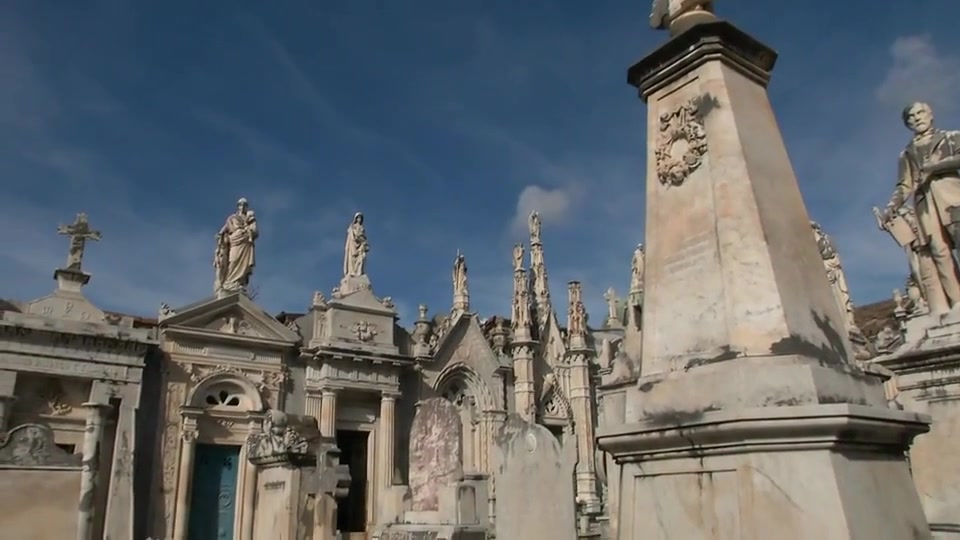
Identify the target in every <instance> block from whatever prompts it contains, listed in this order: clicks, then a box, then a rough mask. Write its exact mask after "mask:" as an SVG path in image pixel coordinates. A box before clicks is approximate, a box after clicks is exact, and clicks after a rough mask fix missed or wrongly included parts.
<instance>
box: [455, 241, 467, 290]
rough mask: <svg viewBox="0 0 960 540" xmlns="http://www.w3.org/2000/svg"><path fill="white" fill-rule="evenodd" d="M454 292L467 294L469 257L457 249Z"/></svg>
mask: <svg viewBox="0 0 960 540" xmlns="http://www.w3.org/2000/svg"><path fill="white" fill-rule="evenodd" d="M453 293H454V294H457V295H465V294H467V258H466V257H464V256H463V253H460V250H457V258H456V260H455V261H454V262H453Z"/></svg>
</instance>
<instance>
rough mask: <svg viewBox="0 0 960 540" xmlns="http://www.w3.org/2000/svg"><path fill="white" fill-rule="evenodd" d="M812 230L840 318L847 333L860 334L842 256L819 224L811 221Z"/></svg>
mask: <svg viewBox="0 0 960 540" xmlns="http://www.w3.org/2000/svg"><path fill="white" fill-rule="evenodd" d="M810 228H812V229H813V234H814V238H815V239H816V241H817V248H819V249H820V257H821V258H822V259H823V267H824V269H825V270H826V271H827V279H828V280H829V281H830V288H831V289H832V290H833V296H834V298H835V299H836V301H837V305H838V306H839V307H840V316H841V317H843V319H844V320H843V322H844V325H845V326H846V328H847V331H857V332H859V331H858V330H857V323H856V321H855V320H854V316H853V300H852V299H851V298H850V288H849V287H848V286H847V277H846V275H845V274H844V272H843V265H842V264H841V263H840V255H839V254H837V250H836V248H835V247H834V245H833V241H832V240H831V239H830V237H829V236H828V235H827V234H826V233H825V232H823V229H822V228H821V227H820V224H819V223H817V222H815V221H811V222H810Z"/></svg>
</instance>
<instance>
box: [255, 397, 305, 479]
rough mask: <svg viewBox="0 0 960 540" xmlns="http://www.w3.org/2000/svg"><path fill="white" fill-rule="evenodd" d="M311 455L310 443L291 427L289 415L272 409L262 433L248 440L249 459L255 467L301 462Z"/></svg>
mask: <svg viewBox="0 0 960 540" xmlns="http://www.w3.org/2000/svg"><path fill="white" fill-rule="evenodd" d="M309 455H310V442H309V441H308V440H307V439H306V438H305V437H304V436H303V435H301V434H300V433H298V432H297V430H295V429H293V428H292V427H290V426H289V421H288V418H287V415H286V414H284V413H283V412H280V411H278V410H275V409H271V410H270V411H269V413H268V414H267V418H266V419H265V420H264V430H263V432H262V433H253V434H251V435H250V436H249V437H248V438H247V458H248V459H249V460H250V462H251V463H253V464H255V465H266V464H271V463H283V462H291V461H301V460H303V459H304V458H306V457H308V456H309Z"/></svg>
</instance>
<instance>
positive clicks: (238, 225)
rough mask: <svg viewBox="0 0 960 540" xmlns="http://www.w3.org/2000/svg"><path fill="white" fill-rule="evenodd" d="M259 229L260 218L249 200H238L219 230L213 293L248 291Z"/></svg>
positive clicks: (214, 262) (215, 254)
mask: <svg viewBox="0 0 960 540" xmlns="http://www.w3.org/2000/svg"><path fill="white" fill-rule="evenodd" d="M258 236H259V232H258V230H257V219H256V216H255V215H254V213H253V210H251V209H250V205H249V204H247V199H243V198H241V199H240V200H239V201H237V211H236V212H235V213H233V214H230V215H229V216H228V217H227V221H226V223H224V224H223V227H221V228H220V232H218V233H217V237H216V240H217V248H216V251H215V253H214V260H213V267H214V269H215V274H216V276H215V279H214V292H215V293H217V294H229V293H233V292H237V291H245V290H246V289H247V285H249V284H250V275H251V274H253V267H254V265H255V263H256V259H255V256H254V252H255V243H256V241H257V237H258Z"/></svg>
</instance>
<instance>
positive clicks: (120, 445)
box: [104, 385, 140, 538]
mask: <svg viewBox="0 0 960 540" xmlns="http://www.w3.org/2000/svg"><path fill="white" fill-rule="evenodd" d="M139 394H140V392H139V386H138V385H125V386H124V387H123V388H122V390H121V393H120V410H119V414H118V415H117V430H116V437H115V442H114V446H113V463H112V464H111V470H110V492H109V497H108V499H107V514H106V520H105V521H106V523H105V525H104V531H105V534H104V537H105V538H132V537H133V502H134V493H133V461H134V457H133V456H134V455H135V454H136V452H137V449H136V445H135V442H136V435H135V425H134V422H135V416H136V404H137V401H138V398H139Z"/></svg>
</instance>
